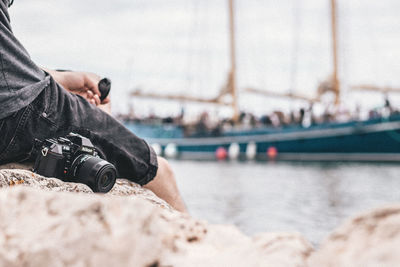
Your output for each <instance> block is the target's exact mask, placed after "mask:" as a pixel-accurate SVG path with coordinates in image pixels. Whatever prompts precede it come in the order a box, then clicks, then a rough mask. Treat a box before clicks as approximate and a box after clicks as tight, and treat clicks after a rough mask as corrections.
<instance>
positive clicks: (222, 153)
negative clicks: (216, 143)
mask: <svg viewBox="0 0 400 267" xmlns="http://www.w3.org/2000/svg"><path fill="white" fill-rule="evenodd" d="M227 156H228V152H227V151H226V149H225V148H223V147H219V148H217V150H216V151H215V157H216V158H217V159H218V160H225V159H226V157H227Z"/></svg>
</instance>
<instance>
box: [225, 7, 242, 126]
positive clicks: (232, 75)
mask: <svg viewBox="0 0 400 267" xmlns="http://www.w3.org/2000/svg"><path fill="white" fill-rule="evenodd" d="M228 2H229V29H230V50H231V53H230V54H231V55H230V57H231V70H230V72H229V77H228V89H229V92H230V94H231V96H232V110H233V121H235V122H237V121H238V119H239V105H238V95H237V88H236V46H235V41H236V40H235V12H234V9H235V6H234V0H228Z"/></svg>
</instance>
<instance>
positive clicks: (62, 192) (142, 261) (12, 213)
mask: <svg viewBox="0 0 400 267" xmlns="http://www.w3.org/2000/svg"><path fill="white" fill-rule="evenodd" d="M6 167H7V168H8V169H2V170H0V187H1V189H0V266H143V267H162V266H164V267H167V266H170V267H171V266H174V267H180V266H182V267H183V266H185V267H187V266H218V267H220V266H232V267H234V266H246V267H248V266H249V267H251V266H278V267H279V266H311V267H312V266H398V265H399V264H400V256H399V254H398V253H396V251H397V250H398V247H400V234H399V233H400V223H399V222H400V205H399V206H397V207H388V208H384V209H380V210H376V211H373V212H370V213H366V214H363V215H361V216H358V217H356V218H354V219H352V220H350V221H349V222H347V223H346V224H345V225H343V226H342V227H340V228H339V229H338V230H336V231H335V232H333V233H332V235H331V236H330V237H329V238H328V239H327V240H326V242H325V243H324V244H323V245H322V246H321V249H319V250H317V251H315V250H314V249H313V247H312V246H311V245H310V243H309V242H308V241H307V240H306V239H305V238H304V237H302V236H301V235H300V234H298V233H264V234H259V235H257V236H254V237H248V236H246V235H244V234H242V233H241V232H239V231H238V230H237V229H236V228H235V227H233V226H229V225H210V224H207V223H206V222H203V221H199V220H196V219H193V218H191V217H190V216H188V215H186V214H181V213H179V212H176V211H174V210H173V209H172V208H171V207H170V206H169V205H168V204H167V203H165V202H164V201H163V200H161V199H159V198H157V197H156V196H155V195H154V194H153V193H152V192H150V191H148V190H146V189H143V188H141V187H140V186H138V185H136V184H134V183H131V182H129V181H127V180H118V182H117V184H116V185H115V186H114V188H113V190H112V191H110V192H109V193H108V194H105V195H100V194H93V193H92V192H91V191H90V189H89V188H88V187H86V186H85V185H82V184H74V183H64V182H62V181H60V180H58V179H51V178H44V177H41V176H39V175H36V174H34V173H32V172H30V171H29V170H22V169H9V168H11V167H18V168H21V166H6Z"/></svg>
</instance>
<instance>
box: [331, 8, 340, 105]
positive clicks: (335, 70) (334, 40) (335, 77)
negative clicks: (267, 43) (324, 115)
mask: <svg viewBox="0 0 400 267" xmlns="http://www.w3.org/2000/svg"><path fill="white" fill-rule="evenodd" d="M336 16H337V13H336V0H331V19H332V49H333V74H332V83H333V92H334V93H335V105H339V103H340V84H339V79H338V60H337V25H336Z"/></svg>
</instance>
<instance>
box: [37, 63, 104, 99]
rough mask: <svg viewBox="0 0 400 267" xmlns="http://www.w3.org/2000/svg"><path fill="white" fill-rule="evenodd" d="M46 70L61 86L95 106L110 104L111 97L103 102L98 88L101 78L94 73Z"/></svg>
mask: <svg viewBox="0 0 400 267" xmlns="http://www.w3.org/2000/svg"><path fill="white" fill-rule="evenodd" d="M43 69H44V68H43ZM44 70H45V71H46V72H48V73H49V74H50V75H51V76H52V77H53V78H54V80H56V82H57V83H59V84H61V85H62V86H63V87H64V88H65V89H67V90H68V91H70V92H71V93H74V94H77V95H80V96H82V97H84V98H85V99H86V100H87V101H89V102H90V103H91V104H93V105H96V106H99V105H103V104H107V103H109V102H110V98H109V97H107V98H106V99H104V100H103V101H102V102H101V100H100V91H99V88H98V84H99V81H100V80H101V78H100V77H99V76H98V75H96V74H94V73H89V72H77V71H65V72H64V71H54V70H48V69H44Z"/></svg>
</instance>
